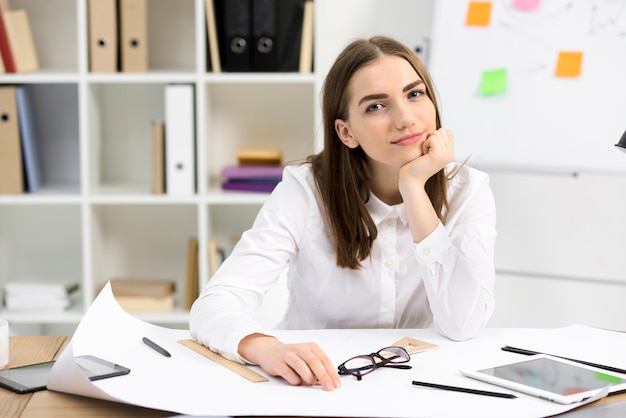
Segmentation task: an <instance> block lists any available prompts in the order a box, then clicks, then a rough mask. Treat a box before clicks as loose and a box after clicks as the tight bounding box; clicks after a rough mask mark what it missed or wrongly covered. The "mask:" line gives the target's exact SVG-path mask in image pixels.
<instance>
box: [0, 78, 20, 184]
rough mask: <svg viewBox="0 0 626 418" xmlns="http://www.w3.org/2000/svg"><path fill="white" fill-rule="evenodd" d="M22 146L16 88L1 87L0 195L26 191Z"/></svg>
mask: <svg viewBox="0 0 626 418" xmlns="http://www.w3.org/2000/svg"><path fill="white" fill-rule="evenodd" d="M23 171H24V167H23V165H22V145H21V141H20V128H19V122H18V116H17V101H16V98H15V86H6V85H5V86H1V87H0V194H20V193H22V192H23V191H24V174H23Z"/></svg>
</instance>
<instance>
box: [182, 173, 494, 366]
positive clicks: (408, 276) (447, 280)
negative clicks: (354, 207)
mask: <svg viewBox="0 0 626 418" xmlns="http://www.w3.org/2000/svg"><path fill="white" fill-rule="evenodd" d="M455 168H456V164H455V163H451V164H450V165H449V166H448V167H447V169H448V171H450V170H454V169H455ZM366 206H367V209H368V211H369V212H370V214H371V216H372V218H373V220H374V222H375V224H376V227H377V229H378V237H377V239H376V240H375V241H374V243H373V248H372V254H371V257H370V258H368V259H366V260H365V261H363V262H362V265H363V267H362V268H361V269H358V270H352V269H347V268H340V267H338V266H337V264H336V254H335V249H334V248H335V247H334V241H333V239H332V237H331V235H330V232H329V227H328V224H327V221H326V217H325V211H324V207H323V205H322V201H321V199H320V196H319V194H318V192H317V189H316V186H315V182H314V180H313V175H312V172H311V168H310V165H309V164H304V165H300V166H289V167H286V168H285V170H284V173H283V180H282V182H281V183H280V184H279V185H278V186H277V187H276V189H275V190H274V192H273V193H272V195H271V197H270V198H269V200H268V201H267V202H266V203H265V205H263V207H262V208H261V210H260V212H259V214H258V216H257V218H256V220H255V222H254V225H253V226H252V228H251V229H250V230H248V231H246V232H245V233H244V234H243V235H242V237H241V240H240V241H239V242H238V243H237V245H236V247H235V249H234V250H233V252H232V254H231V255H230V256H229V257H228V258H227V259H226V260H225V261H224V263H223V264H222V265H221V266H220V268H219V269H218V271H217V272H216V274H215V275H214V276H213V277H212V278H211V280H210V281H209V283H208V284H207V286H206V287H205V288H204V289H203V291H202V293H201V295H200V297H199V298H198V300H197V301H196V302H195V303H194V305H193V308H192V310H191V314H190V329H191V333H192V336H193V337H194V338H195V339H196V340H197V341H198V342H200V343H202V344H204V345H206V346H207V347H209V348H211V349H213V350H215V351H218V352H220V353H221V354H222V355H224V356H225V357H227V358H229V359H232V360H236V361H244V360H243V359H242V358H241V357H240V356H239V355H238V354H237V347H238V345H239V342H240V341H241V339H242V338H244V337H245V336H247V335H249V334H252V333H256V332H258V333H266V334H271V332H269V331H268V330H265V329H264V328H263V327H262V326H261V325H260V324H259V323H258V322H257V321H256V320H255V319H254V318H253V316H254V313H255V312H256V310H257V309H258V308H259V307H260V305H261V304H262V303H263V296H264V294H265V292H266V291H267V290H268V288H269V287H270V286H272V284H274V283H275V282H276V281H277V279H278V277H279V276H280V274H281V273H282V272H283V271H284V270H285V269H287V268H288V273H287V274H288V276H287V277H288V279H287V286H288V289H289V302H288V306H287V310H286V313H285V316H284V318H283V320H282V321H281V323H280V324H279V327H280V328H285V329H321V328H425V327H429V326H431V325H433V323H434V325H435V326H436V328H437V329H438V330H439V332H441V333H442V334H443V335H446V336H447V337H449V338H451V339H455V340H464V339H467V338H471V337H473V336H475V335H476V334H477V333H478V332H479V331H480V330H481V329H482V328H483V327H484V326H485V325H486V323H487V321H488V319H489V318H490V316H491V314H492V312H493V305H494V298H493V293H494V281H495V270H494V244H495V238H496V230H495V221H496V214H495V203H494V199H493V195H492V192H491V189H490V187H489V179H488V176H487V175H486V174H485V173H483V172H481V171H478V170H476V169H473V168H470V167H467V166H464V167H462V168H461V169H460V171H459V172H458V173H457V174H456V175H455V176H454V177H453V178H452V179H451V180H450V182H449V189H448V210H447V212H446V213H445V216H446V224H445V226H444V225H443V224H441V223H440V224H439V226H438V227H437V228H436V229H435V231H433V232H432V233H431V234H430V235H429V236H428V237H426V238H425V239H424V240H423V241H421V242H419V243H414V242H413V239H412V236H411V232H410V230H409V225H408V223H407V215H406V208H405V206H404V204H398V205H392V206H390V205H387V204H385V203H383V202H382V201H381V200H379V199H378V198H377V197H376V196H374V195H373V194H370V199H369V201H368V203H367V205H366Z"/></svg>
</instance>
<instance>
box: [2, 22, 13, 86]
mask: <svg viewBox="0 0 626 418" xmlns="http://www.w3.org/2000/svg"><path fill="white" fill-rule="evenodd" d="M0 57H2V65H3V67H4V72H5V73H9V74H11V73H15V63H14V62H13V54H12V53H11V46H10V45H9V37H8V35H7V32H6V27H5V25H4V16H3V13H2V11H1V10H0Z"/></svg>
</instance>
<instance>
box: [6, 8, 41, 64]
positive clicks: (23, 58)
mask: <svg viewBox="0 0 626 418" xmlns="http://www.w3.org/2000/svg"><path fill="white" fill-rule="evenodd" d="M3 18H4V28H5V30H6V33H7V36H8V38H9V46H10V48H11V53H12V54H13V62H14V64H15V72H17V73H24V72H32V71H37V70H39V60H38V58H37V52H36V50H35V42H34V41H33V34H32V32H31V30H30V23H29V21H28V15H27V14H26V10H22V9H20V10H9V11H8V12H4V13H3Z"/></svg>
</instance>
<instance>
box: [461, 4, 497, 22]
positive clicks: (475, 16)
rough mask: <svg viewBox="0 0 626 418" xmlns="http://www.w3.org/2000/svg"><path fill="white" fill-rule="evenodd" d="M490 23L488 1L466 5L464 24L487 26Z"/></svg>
mask: <svg viewBox="0 0 626 418" xmlns="http://www.w3.org/2000/svg"><path fill="white" fill-rule="evenodd" d="M490 21H491V2H490V1H470V2H469V4H468V5H467V15H466V16H465V24H466V25H467V26H489V22H490Z"/></svg>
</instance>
